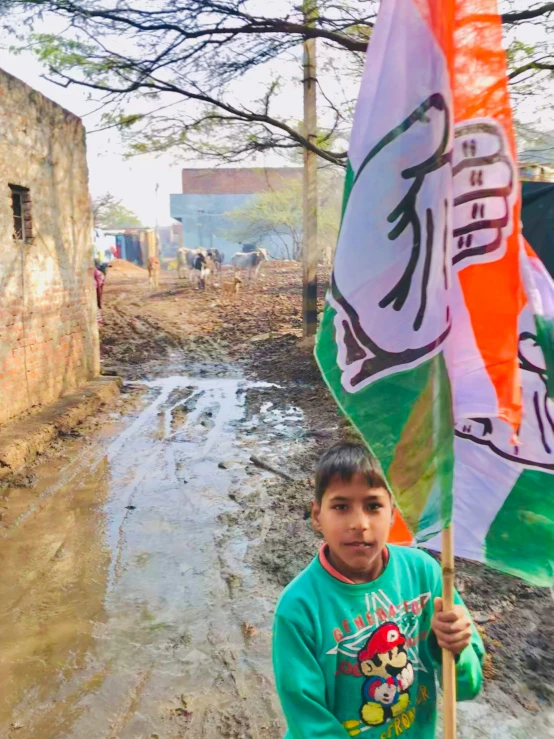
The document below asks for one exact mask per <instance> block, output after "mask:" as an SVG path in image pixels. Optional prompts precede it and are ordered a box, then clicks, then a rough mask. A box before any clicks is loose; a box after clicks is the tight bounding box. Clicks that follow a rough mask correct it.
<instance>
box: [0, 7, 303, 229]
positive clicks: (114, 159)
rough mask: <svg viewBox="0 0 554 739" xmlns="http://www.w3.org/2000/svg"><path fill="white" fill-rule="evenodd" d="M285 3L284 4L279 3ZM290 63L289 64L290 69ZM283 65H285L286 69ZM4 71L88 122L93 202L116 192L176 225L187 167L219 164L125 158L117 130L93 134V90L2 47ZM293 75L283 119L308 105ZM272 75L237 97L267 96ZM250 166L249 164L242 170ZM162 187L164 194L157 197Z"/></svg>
mask: <svg viewBox="0 0 554 739" xmlns="http://www.w3.org/2000/svg"><path fill="white" fill-rule="evenodd" d="M274 2H280V0H274ZM65 25H66V24H64V23H62V22H60V21H59V20H58V19H53V20H49V19H48V18H47V19H45V20H44V21H43V22H42V23H40V24H38V23H37V25H36V27H35V31H37V32H40V33H54V34H55V33H60V31H61V29H62V28H64V27H65ZM287 64H290V62H285V65H287ZM282 66H283V64H282V63H281V67H282ZM0 68H2V69H4V70H5V71H6V72H8V73H10V74H12V75H14V76H15V77H18V78H19V79H21V80H23V81H24V82H26V83H27V84H28V85H30V86H31V87H33V88H34V89H36V90H38V91H39V92H41V93H42V94H43V95H45V96H46V97H48V98H50V99H51V100H53V101H54V102H56V103H58V104H59V105H62V106H63V107H64V108H66V109H67V110H69V111H71V112H72V113H74V114H76V115H78V116H79V117H80V118H82V119H83V123H84V125H85V128H86V129H87V152H88V165H89V178H90V190H91V194H92V197H93V198H94V197H98V196H100V195H104V194H105V193H106V192H110V193H112V194H113V195H114V196H115V197H116V198H117V199H118V200H121V201H122V202H123V205H125V206H126V207H127V208H130V209H131V210H132V211H134V212H135V213H136V214H137V215H138V216H139V218H140V219H141V221H142V222H143V224H144V225H147V226H155V225H156V223H157V224H158V225H159V226H164V225H168V224H170V223H172V222H173V223H174V221H173V219H172V218H171V215H170V208H169V196H170V194H172V193H180V192H182V187H181V170H182V169H183V168H185V167H201V166H209V167H213V166H215V165H214V162H213V161H210V162H202V161H199V160H198V159H186V158H184V157H181V158H180V159H177V156H178V155H175V154H165V155H160V156H153V155H141V156H134V157H132V158H125V145H124V144H123V142H122V140H121V137H120V135H119V134H118V132H117V131H116V130H115V129H111V130H105V131H100V132H93V131H94V129H96V128H99V127H100V126H101V121H100V113H96V114H95V113H94V112H93V111H94V110H95V109H96V108H98V104H97V103H96V104H95V103H94V102H92V101H89V100H88V99H87V95H88V91H87V90H86V89H85V88H82V87H79V86H78V85H72V86H70V87H69V88H62V87H60V86H59V85H56V84H54V83H52V82H49V81H48V80H46V79H45V78H44V76H43V75H44V74H45V72H46V70H45V68H44V67H43V66H42V65H41V64H40V63H39V62H38V61H37V60H36V58H35V57H34V56H33V55H32V54H31V53H30V52H27V53H25V52H24V53H20V54H18V55H15V54H13V53H11V52H10V51H8V50H7V49H3V48H1V47H0ZM287 72H290V77H291V78H292V77H293V76H294V77H297V80H298V84H294V83H293V82H292V83H291V85H288V86H287V90H286V94H285V95H283V96H282V97H281V99H280V100H279V104H280V108H279V110H280V113H281V115H284V116H287V115H290V116H291V117H299V116H300V112H301V105H302V88H301V85H300V76H301V73H302V72H301V67H300V66H298V72H297V74H296V70H295V68H293V69H292V70H290V69H287ZM267 74H268V72H267V70H266V69H263V70H262V69H260V70H254V73H251V74H250V76H249V79H248V81H244V82H243V83H241V82H240V81H239V82H238V83H235V86H234V90H233V92H234V94H235V95H236V96H237V98H239V99H241V100H245V101H248V100H255V99H256V98H258V97H261V95H262V91H263V89H265V84H266V82H267ZM287 164H290V162H288V161H284V160H283V159H281V158H279V157H277V156H275V155H271V154H268V155H266V156H260V157H258V159H257V160H253V161H252V166H268V167H271V166H286V165H287ZM242 166H244V165H242ZM156 185H159V189H158V192H157V196H156Z"/></svg>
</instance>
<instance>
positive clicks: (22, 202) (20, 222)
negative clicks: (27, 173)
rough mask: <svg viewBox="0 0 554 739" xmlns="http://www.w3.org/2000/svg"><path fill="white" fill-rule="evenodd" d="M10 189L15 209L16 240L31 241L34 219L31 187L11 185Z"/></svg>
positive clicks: (14, 234)
mask: <svg viewBox="0 0 554 739" xmlns="http://www.w3.org/2000/svg"><path fill="white" fill-rule="evenodd" d="M10 190H11V195H12V210H13V237H14V239H15V240H16V241H31V240H32V238H33V219H32V215H31V193H30V191H29V188H27V187H20V186H19V185H10Z"/></svg>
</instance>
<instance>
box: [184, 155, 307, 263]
mask: <svg viewBox="0 0 554 739" xmlns="http://www.w3.org/2000/svg"><path fill="white" fill-rule="evenodd" d="M182 177H183V192H182V193H181V194H178V195H171V196H170V197H171V216H172V218H175V219H176V220H177V221H179V222H180V223H181V224H182V226H183V233H182V239H183V244H184V245H185V246H187V247H189V248H193V249H194V248H195V247H197V246H202V247H204V248H206V249H210V248H216V249H219V250H220V251H222V252H223V253H224V254H225V257H226V261H228V260H229V259H230V258H231V256H232V255H233V254H234V253H235V252H237V251H239V250H240V248H241V244H239V243H236V242H235V243H233V242H230V241H228V240H227V239H226V238H225V235H224V233H225V230H226V229H227V228H228V227H229V225H230V223H229V214H230V213H231V212H232V211H233V210H235V209H237V208H240V207H242V206H243V205H245V204H246V203H247V202H248V201H249V200H251V199H252V198H253V197H255V196H256V195H259V194H262V193H265V192H270V191H271V190H278V189H282V188H283V187H284V186H286V183H287V181H290V180H298V179H300V178H301V177H302V168H301V167H271V168H253V169H246V168H234V169H231V168H229V169H227V168H225V169H184V170H183V174H182ZM261 245H262V246H264V247H266V248H267V249H268V250H269V252H270V253H271V254H272V255H273V256H275V257H279V258H283V257H285V256H286V254H287V252H288V253H290V252H291V249H292V239H291V238H290V236H288V235H283V237H282V238H281V239H279V240H271V239H265V240H264V241H263V242H262V244H261Z"/></svg>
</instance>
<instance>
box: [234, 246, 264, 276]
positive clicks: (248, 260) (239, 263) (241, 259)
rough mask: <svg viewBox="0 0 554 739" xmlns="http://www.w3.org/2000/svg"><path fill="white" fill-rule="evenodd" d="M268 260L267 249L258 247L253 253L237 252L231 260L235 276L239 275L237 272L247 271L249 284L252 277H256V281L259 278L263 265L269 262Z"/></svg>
mask: <svg viewBox="0 0 554 739" xmlns="http://www.w3.org/2000/svg"><path fill="white" fill-rule="evenodd" d="M268 260H269V253H268V251H267V249H262V248H261V247H258V248H257V249H256V251H251V252H248V253H246V252H242V251H239V252H237V253H236V254H235V255H234V257H233V258H232V259H231V264H232V265H233V267H234V269H235V272H234V274H235V276H236V274H237V270H239V269H245V270H246V274H247V278H248V282H251V281H252V277H254V280H255V279H256V278H257V276H258V273H259V271H260V268H261V266H262V263H263V262H267V261H268Z"/></svg>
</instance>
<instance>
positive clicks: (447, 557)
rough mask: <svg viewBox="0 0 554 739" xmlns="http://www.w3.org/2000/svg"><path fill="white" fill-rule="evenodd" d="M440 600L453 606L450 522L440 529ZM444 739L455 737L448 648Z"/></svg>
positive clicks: (452, 663) (453, 686)
mask: <svg viewBox="0 0 554 739" xmlns="http://www.w3.org/2000/svg"><path fill="white" fill-rule="evenodd" d="M441 563H442V602H443V608H444V610H445V611H449V610H451V609H452V608H453V607H454V532H453V530H452V524H450V526H447V527H446V528H444V529H443V530H442V557H441ZM442 693H443V707H444V710H443V715H444V739H456V662H455V661H454V655H453V654H452V652H451V651H450V650H449V649H443V650H442Z"/></svg>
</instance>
